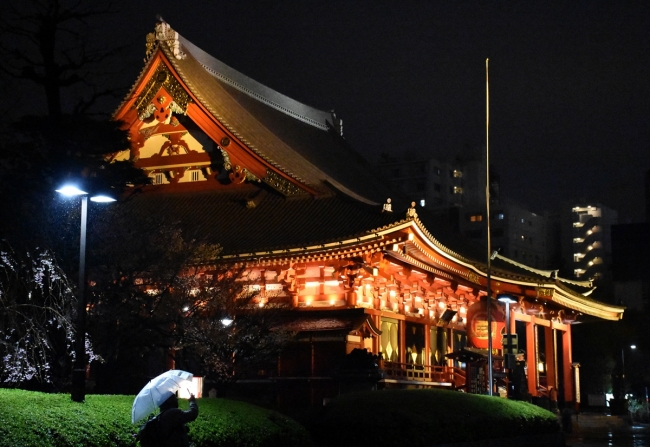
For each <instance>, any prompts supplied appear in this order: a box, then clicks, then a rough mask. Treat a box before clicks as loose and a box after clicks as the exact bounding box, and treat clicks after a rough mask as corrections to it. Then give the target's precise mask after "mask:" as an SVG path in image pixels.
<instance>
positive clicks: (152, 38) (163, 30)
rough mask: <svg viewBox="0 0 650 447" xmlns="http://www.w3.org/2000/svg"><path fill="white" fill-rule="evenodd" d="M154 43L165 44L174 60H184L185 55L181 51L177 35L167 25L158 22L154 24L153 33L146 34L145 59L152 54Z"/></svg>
mask: <svg viewBox="0 0 650 447" xmlns="http://www.w3.org/2000/svg"><path fill="white" fill-rule="evenodd" d="M156 42H160V43H161V44H166V45H167V46H168V47H169V49H170V50H171V52H172V54H173V55H174V57H175V58H176V59H185V56H186V55H185V53H183V52H182V51H181V45H180V42H179V41H178V33H177V32H176V31H174V30H173V29H172V28H171V26H169V24H167V23H165V22H162V21H160V22H158V23H156V29H155V31H154V32H153V33H149V34H147V50H146V57H147V58H149V57H150V56H151V55H152V54H153V51H154V49H155V48H156Z"/></svg>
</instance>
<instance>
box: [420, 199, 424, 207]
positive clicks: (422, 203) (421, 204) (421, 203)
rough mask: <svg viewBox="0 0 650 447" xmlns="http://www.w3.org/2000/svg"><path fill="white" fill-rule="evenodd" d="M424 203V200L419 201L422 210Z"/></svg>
mask: <svg viewBox="0 0 650 447" xmlns="http://www.w3.org/2000/svg"><path fill="white" fill-rule="evenodd" d="M424 203H425V200H424V199H420V206H421V207H422V208H424Z"/></svg>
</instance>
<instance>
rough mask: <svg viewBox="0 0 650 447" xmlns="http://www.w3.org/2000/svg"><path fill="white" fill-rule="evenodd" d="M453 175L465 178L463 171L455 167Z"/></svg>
mask: <svg viewBox="0 0 650 447" xmlns="http://www.w3.org/2000/svg"><path fill="white" fill-rule="evenodd" d="M452 175H453V176H454V178H463V173H462V172H461V171H459V170H458V169H454V170H453V171H452Z"/></svg>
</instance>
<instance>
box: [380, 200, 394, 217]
mask: <svg viewBox="0 0 650 447" xmlns="http://www.w3.org/2000/svg"><path fill="white" fill-rule="evenodd" d="M381 212H382V213H392V212H393V205H392V204H391V203H390V197H389V198H387V199H386V203H384V207H383V208H382V209H381Z"/></svg>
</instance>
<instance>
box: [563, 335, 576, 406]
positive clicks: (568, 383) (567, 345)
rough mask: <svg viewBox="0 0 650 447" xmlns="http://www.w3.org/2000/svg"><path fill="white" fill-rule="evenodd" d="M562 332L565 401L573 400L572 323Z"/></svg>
mask: <svg viewBox="0 0 650 447" xmlns="http://www.w3.org/2000/svg"><path fill="white" fill-rule="evenodd" d="M566 328H567V329H566V331H564V332H563V333H562V382H563V383H564V401H565V402H567V403H568V402H573V393H574V387H573V369H572V365H573V355H572V353H571V325H570V324H567V325H566Z"/></svg>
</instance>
